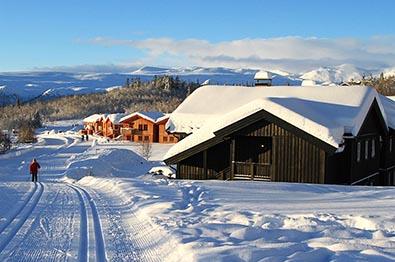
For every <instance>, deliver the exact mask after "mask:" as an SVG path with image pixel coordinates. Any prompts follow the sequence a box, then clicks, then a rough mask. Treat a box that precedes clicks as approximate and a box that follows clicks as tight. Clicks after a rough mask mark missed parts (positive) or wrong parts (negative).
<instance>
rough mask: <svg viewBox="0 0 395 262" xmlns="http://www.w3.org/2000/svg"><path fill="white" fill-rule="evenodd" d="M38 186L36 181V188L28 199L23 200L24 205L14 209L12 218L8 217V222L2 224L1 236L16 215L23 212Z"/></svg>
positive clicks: (0, 227) (0, 228)
mask: <svg viewBox="0 0 395 262" xmlns="http://www.w3.org/2000/svg"><path fill="white" fill-rule="evenodd" d="M37 189H38V186H37V183H34V188H33V189H32V190H31V192H30V193H29V194H28V196H27V197H26V199H25V200H24V201H23V203H22V205H20V206H19V207H18V208H17V209H15V210H14V212H13V213H12V214H11V216H10V218H9V219H8V221H7V222H6V223H4V224H3V225H2V226H0V236H1V234H2V233H3V231H4V230H5V229H6V228H7V227H8V225H9V224H11V222H12V221H13V220H14V219H15V218H16V216H17V215H18V214H19V213H21V212H22V210H24V209H25V207H26V205H27V203H29V202H30V200H31V199H32V197H33V195H34V193H36V192H37Z"/></svg>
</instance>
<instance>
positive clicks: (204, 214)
mask: <svg viewBox="0 0 395 262" xmlns="http://www.w3.org/2000/svg"><path fill="white" fill-rule="evenodd" d="M87 179H88V180H87ZM81 183H82V184H83V185H85V186H88V185H89V186H91V187H93V188H95V189H99V190H103V191H106V192H112V194H117V195H121V196H122V197H124V198H125V199H131V201H132V202H133V203H134V204H133V205H134V210H138V216H139V217H141V218H145V219H149V220H150V221H152V223H154V224H156V225H158V226H160V227H161V228H162V229H164V230H166V231H167V232H168V234H171V235H172V236H173V237H176V238H177V239H178V243H182V245H180V244H177V245H176V244H174V245H175V246H176V247H177V248H174V249H173V250H174V251H175V250H177V251H178V252H177V253H171V252H170V251H169V250H166V251H167V252H164V254H165V255H164V260H165V261H166V260H169V258H170V260H173V261H178V260H180V259H181V260H182V258H184V260H185V259H186V256H192V257H189V258H188V259H187V260H189V261H329V260H330V261H338V260H341V261H355V260H361V261H367V260H380V261H381V260H383V261H387V260H388V261H391V260H394V259H395V252H394V250H393V246H394V244H395V240H394V239H393V238H394V236H395V224H394V222H393V221H394V219H395V216H394V215H393V214H392V213H390V212H388V210H392V209H393V208H394V207H395V200H394V198H393V194H394V193H395V189H394V188H380V187H369V188H366V187H347V186H328V185H303V184H290V183H264V182H240V181H239V182H233V181H232V182H227V181H199V182H197V181H180V180H164V179H163V180H144V181H140V180H134V179H133V180H125V179H112V180H109V179H104V180H103V179H101V178H84V179H83V180H82V181H81ZM262 192H265V193H262ZM235 196H236V197H235ZM173 241H175V240H173ZM173 243H177V241H175V242H173ZM168 254H169V256H168ZM184 256H185V257H184Z"/></svg>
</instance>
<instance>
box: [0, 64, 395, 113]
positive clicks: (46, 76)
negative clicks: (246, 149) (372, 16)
mask: <svg viewBox="0 0 395 262" xmlns="http://www.w3.org/2000/svg"><path fill="white" fill-rule="evenodd" d="M266 70H269V71H271V72H272V74H273V84H274V85H296V86H297V85H300V84H301V82H302V81H303V80H304V79H309V80H314V81H315V82H316V83H318V84H322V83H324V84H331V83H336V84H339V83H342V82H346V81H350V80H360V79H362V77H363V76H369V75H378V73H379V72H382V71H384V73H385V76H387V77H388V76H391V75H393V74H394V72H393V70H394V69H393V68H392V69H391V68H388V69H385V70H384V69H382V70H367V69H363V68H358V67H355V66H354V65H350V64H343V65H339V66H333V67H325V68H324V67H321V68H316V69H312V70H310V71H307V72H296V73H289V72H285V71H281V70H277V69H266ZM257 71H258V70H257V69H230V68H224V67H214V68H204V67H191V68H161V67H152V66H145V67H142V68H139V69H137V70H134V71H130V72H122V73H114V72H104V73H103V72H87V73H71V72H17V73H0V105H3V104H6V103H14V102H15V101H16V100H17V99H19V100H21V101H27V100H31V99H35V98H40V99H50V98H54V97H61V96H68V95H82V94H89V93H101V92H102V93H103V92H108V91H109V90H113V89H114V88H119V87H121V86H123V85H124V84H125V81H126V79H127V78H129V79H140V80H141V81H150V80H152V79H153V78H154V77H155V76H163V75H169V76H178V77H179V78H180V80H182V81H186V82H193V83H203V82H204V81H206V80H209V81H210V83H211V84H231V85H252V84H253V83H254V75H255V73H256V72H257Z"/></svg>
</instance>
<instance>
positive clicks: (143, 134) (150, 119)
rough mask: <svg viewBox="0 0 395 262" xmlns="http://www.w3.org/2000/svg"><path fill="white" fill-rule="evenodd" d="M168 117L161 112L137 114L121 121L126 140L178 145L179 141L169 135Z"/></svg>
mask: <svg viewBox="0 0 395 262" xmlns="http://www.w3.org/2000/svg"><path fill="white" fill-rule="evenodd" d="M168 118H169V117H168V116H166V115H164V114H163V113H161V112H135V113H132V114H129V115H126V116H125V117H123V118H122V119H121V120H120V123H121V124H122V128H121V134H122V137H123V139H124V140H130V141H134V142H141V141H149V142H151V143H176V142H177V141H178V139H177V138H176V137H175V136H174V135H172V134H168V133H167V132H166V130H165V125H166V122H167V120H168Z"/></svg>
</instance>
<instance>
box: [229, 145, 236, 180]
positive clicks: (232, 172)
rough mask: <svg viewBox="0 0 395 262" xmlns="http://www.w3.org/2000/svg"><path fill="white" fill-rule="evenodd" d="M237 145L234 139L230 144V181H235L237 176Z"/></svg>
mask: <svg viewBox="0 0 395 262" xmlns="http://www.w3.org/2000/svg"><path fill="white" fill-rule="evenodd" d="M235 144H236V143H235V139H234V138H232V140H231V142H230V179H233V178H234V175H235V149H236V146H235Z"/></svg>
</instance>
